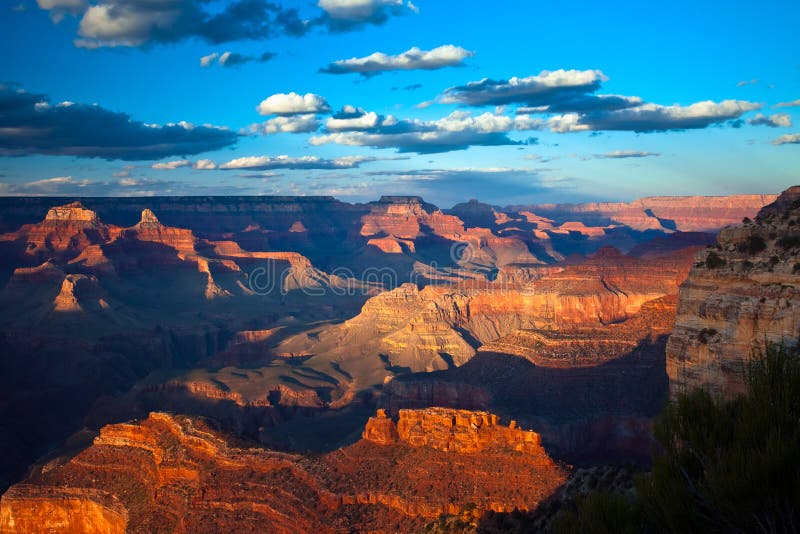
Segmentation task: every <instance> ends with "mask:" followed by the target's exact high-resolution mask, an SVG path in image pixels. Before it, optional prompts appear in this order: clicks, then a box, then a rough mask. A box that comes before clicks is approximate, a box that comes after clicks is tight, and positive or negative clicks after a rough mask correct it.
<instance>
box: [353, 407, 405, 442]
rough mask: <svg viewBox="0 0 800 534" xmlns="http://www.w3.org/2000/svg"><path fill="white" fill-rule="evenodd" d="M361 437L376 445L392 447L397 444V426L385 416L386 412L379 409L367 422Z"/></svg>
mask: <svg viewBox="0 0 800 534" xmlns="http://www.w3.org/2000/svg"><path fill="white" fill-rule="evenodd" d="M361 437H362V438H363V439H365V440H367V441H371V442H372V443H377V444H378V445H392V444H394V443H397V439H398V435H397V425H396V424H395V423H394V421H392V420H391V419H390V418H389V417H388V416H387V415H386V410H383V409H379V410H378V411H377V412H376V414H375V417H370V418H369V421H367V425H366V426H365V427H364V432H363V433H362V434H361Z"/></svg>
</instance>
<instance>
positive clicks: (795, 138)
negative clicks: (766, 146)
mask: <svg viewBox="0 0 800 534" xmlns="http://www.w3.org/2000/svg"><path fill="white" fill-rule="evenodd" d="M772 144H773V145H798V144H800V133H796V134H786V135H782V136H780V137H778V138H777V139H775V140H774V141H773V142H772Z"/></svg>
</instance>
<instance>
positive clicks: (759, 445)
mask: <svg viewBox="0 0 800 534" xmlns="http://www.w3.org/2000/svg"><path fill="white" fill-rule="evenodd" d="M747 384H748V392H749V393H748V395H747V396H746V397H739V398H736V399H734V400H731V401H727V402H726V401H722V400H720V399H716V398H714V397H712V396H711V395H710V394H709V393H708V392H707V391H704V390H696V391H693V392H691V393H688V394H685V395H680V396H679V397H678V398H677V400H676V401H675V402H672V403H670V404H669V405H668V406H667V408H666V409H665V410H664V413H663V414H662V415H661V416H660V417H659V419H658V420H657V422H656V425H655V429H654V432H655V435H656V439H657V440H658V441H659V443H660V444H661V446H662V447H663V453H661V454H659V455H657V456H656V457H655V458H654V461H653V471H652V473H651V475H650V476H647V477H644V478H642V479H640V480H639V483H638V484H637V490H638V493H639V496H640V499H641V505H642V507H643V510H644V514H645V516H646V517H647V518H648V520H651V521H653V522H654V524H655V525H658V528H657V529H656V530H659V531H667V532H737V531H738V532H791V531H792V529H793V528H796V526H797V525H798V524H800V523H799V522H800V506H798V503H800V425H798V420H800V419H799V418H800V357H798V352H797V350H796V349H788V348H786V347H784V346H777V345H770V346H768V348H767V350H766V352H765V353H764V354H758V355H755V356H754V358H753V359H752V360H751V362H750V363H749V365H748V367H747Z"/></svg>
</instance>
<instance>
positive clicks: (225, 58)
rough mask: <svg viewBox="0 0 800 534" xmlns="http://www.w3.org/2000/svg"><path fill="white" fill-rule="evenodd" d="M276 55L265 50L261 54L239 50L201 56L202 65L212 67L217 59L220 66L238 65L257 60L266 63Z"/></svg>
mask: <svg viewBox="0 0 800 534" xmlns="http://www.w3.org/2000/svg"><path fill="white" fill-rule="evenodd" d="M274 57H275V54H273V53H272V52H264V53H263V54H261V55H260V56H247V55H244V54H239V53H237V52H230V51H226V52H222V53H219V52H212V53H211V54H208V55H207V56H203V57H201V58H200V66H201V67H210V66H212V65H213V64H214V60H217V65H219V66H220V67H237V66H239V65H244V64H245V63H251V62H257V63H264V62H267V61H269V60H271V59H272V58H274Z"/></svg>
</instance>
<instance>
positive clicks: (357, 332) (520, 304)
mask: <svg viewBox="0 0 800 534" xmlns="http://www.w3.org/2000/svg"><path fill="white" fill-rule="evenodd" d="M690 262H691V256H690V255H685V254H676V255H672V256H668V257H660V258H659V259H657V260H652V261H648V260H639V259H635V258H630V257H628V256H625V255H622V254H620V253H619V252H617V251H615V250H613V249H603V250H601V251H599V252H598V253H597V254H596V255H595V256H594V257H593V258H591V259H589V260H586V261H582V262H579V263H576V264H574V265H568V266H566V267H564V268H560V269H555V270H554V272H551V273H549V274H546V275H544V276H539V277H537V278H535V279H532V280H530V281H529V282H528V283H525V284H520V285H517V284H511V283H507V282H506V281H505V280H500V281H498V282H496V283H495V284H487V285H485V286H483V287H482V288H479V287H475V288H471V287H470V286H468V285H466V284H465V285H460V286H446V285H438V286H432V285H431V286H426V287H424V288H422V289H419V288H418V287H417V286H415V285H412V284H403V285H402V286H400V287H399V288H397V289H395V290H392V291H387V292H384V293H381V294H380V295H377V296H375V297H373V298H371V299H369V300H368V301H367V302H366V303H365V304H364V306H363V308H362V310H361V313H360V314H358V315H357V316H356V317H354V318H352V319H350V320H348V321H346V322H345V323H343V324H341V325H336V326H333V327H328V328H324V329H322V330H321V331H319V332H314V333H312V335H309V334H305V333H304V334H300V335H297V336H292V337H289V338H288V339H287V340H285V341H284V342H282V343H281V344H280V345H279V347H278V349H277V350H278V353H279V354H282V355H285V356H310V355H325V356H327V357H338V356H341V357H346V356H347V355H353V354H354V353H358V354H364V355H368V354H372V355H374V354H381V355H383V358H384V359H385V360H387V363H388V364H389V365H390V366H394V367H401V368H408V369H410V370H412V371H431V370H437V369H446V368H448V367H451V366H459V365H463V364H464V363H466V362H467V361H468V360H469V359H470V358H471V357H472V356H473V355H474V354H475V350H476V348H477V347H478V346H479V345H482V344H486V343H490V342H493V341H496V340H497V339H499V338H502V337H503V336H506V335H508V334H511V333H513V332H515V331H517V330H530V329H546V330H555V331H559V330H564V329H570V328H576V327H602V326H603V325H609V324H613V323H618V322H622V321H625V320H626V319H628V318H630V317H633V316H635V315H636V314H637V313H638V312H639V309H640V308H641V306H642V305H643V304H644V303H646V302H648V301H651V300H653V299H656V298H660V297H663V296H665V295H668V294H674V293H676V292H677V288H678V284H679V283H680V282H681V281H682V280H683V278H684V277H685V275H686V273H687V272H688V270H689V265H690ZM636 341H637V340H633V341H631V342H630V344H631V345H635V343H636Z"/></svg>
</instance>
